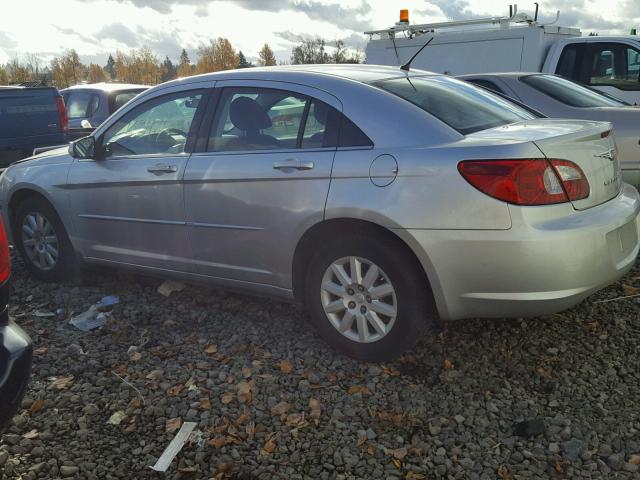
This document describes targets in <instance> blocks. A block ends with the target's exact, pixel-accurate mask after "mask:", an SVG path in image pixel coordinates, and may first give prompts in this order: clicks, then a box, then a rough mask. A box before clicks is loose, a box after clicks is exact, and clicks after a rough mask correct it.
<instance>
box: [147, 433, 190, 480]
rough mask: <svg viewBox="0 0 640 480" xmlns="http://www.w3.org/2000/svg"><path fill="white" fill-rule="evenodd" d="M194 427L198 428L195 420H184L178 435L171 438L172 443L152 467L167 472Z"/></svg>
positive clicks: (157, 470)
mask: <svg viewBox="0 0 640 480" xmlns="http://www.w3.org/2000/svg"><path fill="white" fill-rule="evenodd" d="M194 428H196V423H195V422H184V423H183V424H182V427H180V430H179V431H178V433H176V436H175V437H173V440H171V443H169V445H167V448H165V449H164V452H162V455H160V458H158V461H157V462H156V464H155V465H153V466H152V467H151V468H152V469H153V470H155V471H156V472H166V471H167V468H169V465H171V462H173V459H174V458H176V455H178V453H179V452H180V450H182V447H184V444H185V443H186V441H187V439H188V438H189V435H191V432H193V429H194Z"/></svg>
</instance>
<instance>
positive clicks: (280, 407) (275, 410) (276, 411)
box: [271, 401, 291, 416]
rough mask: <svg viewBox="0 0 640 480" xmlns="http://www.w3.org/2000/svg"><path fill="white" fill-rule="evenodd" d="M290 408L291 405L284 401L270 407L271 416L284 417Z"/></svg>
mask: <svg viewBox="0 0 640 480" xmlns="http://www.w3.org/2000/svg"><path fill="white" fill-rule="evenodd" d="M290 408H291V404H290V403H288V402H285V401H282V402H280V403H277V404H275V405H274V406H273V407H271V415H278V416H280V415H284V414H285V413H287V412H288V411H289V409H290Z"/></svg>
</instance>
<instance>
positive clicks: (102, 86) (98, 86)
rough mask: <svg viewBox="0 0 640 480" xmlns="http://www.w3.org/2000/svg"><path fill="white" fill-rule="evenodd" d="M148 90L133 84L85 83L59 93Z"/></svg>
mask: <svg viewBox="0 0 640 480" xmlns="http://www.w3.org/2000/svg"><path fill="white" fill-rule="evenodd" d="M148 88H151V87H150V86H149V85H137V84H134V83H110V82H101V83H85V84H80V85H74V86H72V87H68V88H65V89H64V90H60V91H61V92H68V91H72V90H100V91H102V92H114V91H117V90H138V89H143V90H146V89H148Z"/></svg>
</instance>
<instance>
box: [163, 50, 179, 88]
mask: <svg viewBox="0 0 640 480" xmlns="http://www.w3.org/2000/svg"><path fill="white" fill-rule="evenodd" d="M177 70H178V69H177V68H176V66H175V65H174V64H173V62H172V61H171V59H170V58H169V57H168V56H166V57H164V62H162V81H163V82H168V81H169V80H173V79H174V78H176V71H177Z"/></svg>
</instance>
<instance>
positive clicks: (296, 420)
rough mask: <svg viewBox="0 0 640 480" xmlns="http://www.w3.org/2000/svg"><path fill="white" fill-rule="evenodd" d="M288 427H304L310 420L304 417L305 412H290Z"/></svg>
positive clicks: (286, 422)
mask: <svg viewBox="0 0 640 480" xmlns="http://www.w3.org/2000/svg"><path fill="white" fill-rule="evenodd" d="M285 424H286V425H287V427H292V428H303V427H307V426H309V422H307V420H306V419H305V417H304V413H290V414H289V415H287V419H286V421H285Z"/></svg>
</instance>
